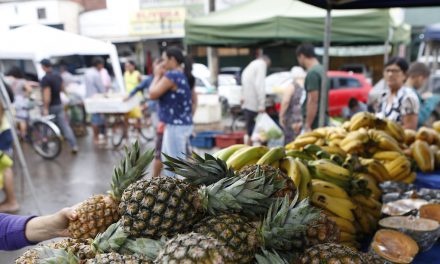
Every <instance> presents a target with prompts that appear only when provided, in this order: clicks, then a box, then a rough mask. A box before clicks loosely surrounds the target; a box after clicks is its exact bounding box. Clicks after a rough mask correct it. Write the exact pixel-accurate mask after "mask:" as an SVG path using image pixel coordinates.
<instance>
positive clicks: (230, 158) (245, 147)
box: [226, 146, 251, 163]
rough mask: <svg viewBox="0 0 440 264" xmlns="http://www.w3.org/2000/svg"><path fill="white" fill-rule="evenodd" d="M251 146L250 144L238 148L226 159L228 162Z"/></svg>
mask: <svg viewBox="0 0 440 264" xmlns="http://www.w3.org/2000/svg"><path fill="white" fill-rule="evenodd" d="M250 148H251V147H250V146H244V147H242V148H240V149H238V150H237V151H235V152H234V153H233V154H232V155H230V156H229V158H228V159H227V160H226V163H227V162H228V160H232V159H234V158H235V157H236V156H238V155H240V153H242V152H243V151H246V150H247V149H250Z"/></svg>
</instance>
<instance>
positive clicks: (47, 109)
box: [41, 59, 78, 154]
mask: <svg viewBox="0 0 440 264" xmlns="http://www.w3.org/2000/svg"><path fill="white" fill-rule="evenodd" d="M41 66H42V68H43V71H44V72H45V73H46V75H44V77H43V79H41V88H42V90H43V106H44V108H43V114H44V115H49V114H51V115H54V116H55V123H56V124H57V125H58V126H59V127H60V128H61V130H62V131H63V134H64V137H65V138H66V139H67V141H68V142H69V145H70V147H71V148H72V153H73V154H76V153H77V152H78V145H77V143H76V138H75V135H74V134H73V131H72V128H71V127H70V125H69V123H68V122H67V120H66V115H65V113H64V106H63V104H62V102H61V96H60V94H61V92H62V90H63V79H62V78H61V76H60V75H59V74H57V73H54V72H53V71H52V63H51V62H50V61H49V60H48V59H44V60H42V61H41Z"/></svg>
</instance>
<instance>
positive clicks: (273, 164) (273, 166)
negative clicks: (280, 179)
mask: <svg viewBox="0 0 440 264" xmlns="http://www.w3.org/2000/svg"><path fill="white" fill-rule="evenodd" d="M270 166H271V167H272V168H274V169H279V168H280V161H279V160H277V161H274V162H272V163H271V164H270Z"/></svg>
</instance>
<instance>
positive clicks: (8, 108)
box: [0, 76, 42, 215]
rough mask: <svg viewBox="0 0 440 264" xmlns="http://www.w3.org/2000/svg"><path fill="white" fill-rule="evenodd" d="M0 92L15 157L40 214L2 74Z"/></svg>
mask: <svg viewBox="0 0 440 264" xmlns="http://www.w3.org/2000/svg"><path fill="white" fill-rule="evenodd" d="M0 93H1V96H0V97H1V99H0V100H1V102H2V104H3V106H6V108H5V109H6V111H5V114H6V116H7V118H8V122H9V124H10V126H11V133H12V139H13V141H14V145H15V150H16V151H17V157H18V159H19V161H20V165H21V167H22V169H23V173H24V176H25V178H26V180H27V182H28V184H29V189H30V191H31V195H32V197H33V199H34V202H35V208H36V209H37V213H38V214H39V215H42V212H41V208H40V205H39V203H38V198H37V196H36V192H35V187H34V184H33V182H32V179H31V176H30V174H29V169H28V166H27V163H26V160H25V158H24V155H23V150H22V149H21V146H20V141H19V139H18V136H17V130H16V129H15V125H14V124H15V122H14V118H13V117H12V113H11V109H12V105H11V101H10V99H9V96H8V92H7V91H6V87H5V85H4V83H3V76H0Z"/></svg>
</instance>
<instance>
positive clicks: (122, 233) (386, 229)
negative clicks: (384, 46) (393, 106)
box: [16, 113, 440, 264]
mask: <svg viewBox="0 0 440 264" xmlns="http://www.w3.org/2000/svg"><path fill="white" fill-rule="evenodd" d="M435 127H436V128H438V129H439V131H440V123H438V124H435ZM438 146H440V136H439V134H438V132H437V130H436V129H430V128H421V129H420V130H419V131H409V130H404V129H402V127H400V126H399V125H398V124H396V123H394V122H392V121H389V120H384V119H378V118H376V117H375V116H374V115H372V114H369V113H358V114H356V115H354V116H353V117H352V118H351V120H350V121H348V122H346V123H344V124H343V126H342V127H323V128H318V129H315V130H313V131H310V132H306V133H304V134H302V135H300V136H298V137H297V138H296V139H295V140H294V141H293V142H291V143H289V144H287V145H286V146H285V147H273V148H268V147H266V146H247V145H243V144H238V145H233V146H230V147H227V148H225V149H221V150H219V151H217V152H216V153H214V154H213V155H210V154H204V155H198V154H196V153H192V155H190V156H188V157H187V158H185V159H182V158H178V159H176V158H172V157H169V156H167V155H165V157H166V160H165V161H164V162H163V163H164V167H165V169H166V170H169V171H171V172H174V173H175V174H176V175H178V176H179V177H177V178H171V177H159V178H148V179H145V178H144V177H143V176H145V169H146V168H147V167H148V165H149V164H150V163H151V161H152V159H153V152H152V151H146V152H144V153H141V151H140V148H139V145H138V144H137V143H136V144H134V145H133V146H132V147H131V148H130V149H127V150H126V154H125V157H124V158H123V160H122V161H121V162H120V164H119V165H118V166H117V167H116V168H115V170H114V173H113V177H112V183H111V187H112V188H111V191H110V194H109V195H96V196H93V197H91V198H89V199H87V200H86V201H85V202H83V203H82V204H81V206H80V207H79V208H78V214H79V216H80V217H79V219H78V220H77V221H75V222H72V223H70V225H69V231H70V233H71V235H72V237H73V238H68V239H65V240H63V241H61V242H57V243H50V244H46V245H39V246H37V247H36V248H34V249H31V250H29V251H27V252H26V253H24V254H23V256H21V257H20V258H19V259H17V261H16V263H260V264H265V263H274V264H278V263H279V264H281V263H372V264H375V263H411V261H412V260H413V259H414V257H415V256H416V254H417V253H418V252H422V251H426V250H428V249H429V248H430V247H432V245H433V244H434V243H435V242H436V241H437V239H438V237H439V236H440V225H439V222H438V221H439V220H440V219H439V218H440V214H439V213H438V212H439V209H440V208H439V207H440V203H437V200H438V199H439V198H440V193H439V191H438V190H430V189H419V190H417V189H416V188H415V187H414V185H412V183H413V182H414V180H415V179H416V171H417V170H420V171H424V172H427V171H432V170H434V169H435V167H436V166H437V167H439V165H440V162H438V161H437V160H436V157H437V156H439V158H440V152H439V147H438ZM382 202H384V204H382ZM384 217H385V218H384ZM371 237H373V240H372V242H371V244H370V246H369V247H368V248H369V251H368V252H367V253H363V252H361V251H360V249H361V243H362V242H363V241H365V239H366V238H367V239H368V238H371Z"/></svg>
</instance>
